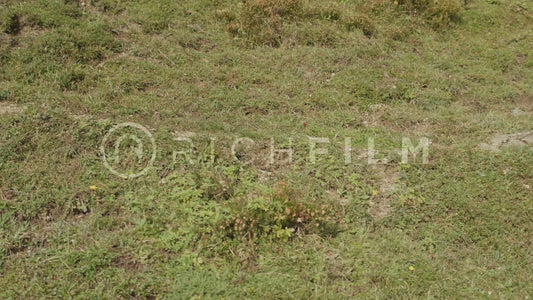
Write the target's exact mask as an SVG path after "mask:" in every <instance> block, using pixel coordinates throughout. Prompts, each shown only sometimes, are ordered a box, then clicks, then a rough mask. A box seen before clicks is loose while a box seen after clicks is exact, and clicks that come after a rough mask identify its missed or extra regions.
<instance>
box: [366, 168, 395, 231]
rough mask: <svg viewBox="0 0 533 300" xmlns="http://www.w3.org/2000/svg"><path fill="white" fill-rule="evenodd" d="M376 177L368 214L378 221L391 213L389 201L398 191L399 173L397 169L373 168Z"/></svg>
mask: <svg viewBox="0 0 533 300" xmlns="http://www.w3.org/2000/svg"><path fill="white" fill-rule="evenodd" d="M375 171H376V176H377V189H376V191H375V192H374V195H373V196H372V198H371V199H370V202H369V205H370V207H369V208H368V213H369V214H370V215H371V216H372V218H374V220H376V221H379V220H381V219H383V218H385V217H386V216H387V215H389V214H390V213H391V211H392V207H391V205H390V204H391V201H392V200H393V197H394V193H395V192H396V190H397V189H398V179H399V178H400V173H399V172H398V170H397V168H395V167H392V166H387V165H376V166H375Z"/></svg>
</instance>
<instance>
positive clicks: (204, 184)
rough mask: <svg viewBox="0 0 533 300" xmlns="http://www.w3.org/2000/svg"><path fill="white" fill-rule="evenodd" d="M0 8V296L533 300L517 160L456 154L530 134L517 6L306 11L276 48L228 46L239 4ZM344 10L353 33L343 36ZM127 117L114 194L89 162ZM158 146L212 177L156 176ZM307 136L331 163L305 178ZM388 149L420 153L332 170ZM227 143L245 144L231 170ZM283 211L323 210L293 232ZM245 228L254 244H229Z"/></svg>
mask: <svg viewBox="0 0 533 300" xmlns="http://www.w3.org/2000/svg"><path fill="white" fill-rule="evenodd" d="M341 2H342V3H341ZM0 3H1V6H0V16H1V19H0V22H1V23H0V24H1V28H2V31H3V33H1V34H0V38H1V43H0V70H1V72H0V93H1V94H0V95H1V97H0V99H1V102H0V103H1V104H3V105H7V104H9V105H19V106H20V107H25V110H24V112H19V113H5V114H1V115H0V155H1V159H0V182H1V185H0V209H1V211H2V214H1V216H0V224H1V226H0V233H1V235H0V266H1V270H0V272H1V273H0V274H1V276H0V297H2V298H5V297H8V298H9V297H21V298H33V297H50V298H55V297H57V296H61V297H68V296H74V297H83V298H86V297H105V298H112V297H116V296H120V297H125V298H129V297H134V298H135V297H138V298H144V297H154V296H155V297H164V296H168V297H171V298H174V297H177V298H191V297H194V296H205V297H208V298H209V297H217V298H218V297H227V298H238V297H244V296H246V297H256V298H260V297H261V298H262V297H269V298H271V297H279V298H303V297H319V298H338V297H339V296H340V297H353V296H359V297H379V298H381V297H383V298H390V297H405V298H412V297H429V298H433V297H436V298H448V297H452V298H454V297H467V298H471V297H474V298H515V297H516V298H526V297H531V295H532V293H533V286H532V284H531V282H533V278H532V273H531V271H530V270H531V268H532V267H533V262H532V257H533V256H532V253H531V249H532V247H531V240H532V236H531V232H532V230H533V224H532V221H531V215H532V211H531V208H532V207H533V205H532V204H533V203H532V199H533V197H532V196H531V195H532V190H531V187H533V182H532V178H533V168H532V164H531V163H532V161H533V154H532V152H531V149H526V148H510V149H506V150H504V151H502V152H500V153H491V152H484V151H481V150H479V149H477V147H476V146H477V144H479V143H481V142H488V141H490V139H491V137H492V136H494V135H497V134H507V133H514V132H523V131H528V130H532V128H531V121H532V113H533V92H532V87H533V52H532V51H531V49H530V48H531V43H532V39H533V37H532V25H533V21H532V11H533V6H531V4H530V3H529V2H526V1H515V0H509V1H485V0H472V1H468V4H467V5H466V7H465V9H464V11H463V12H462V14H461V19H460V20H456V21H455V22H452V23H451V24H450V25H449V26H444V27H440V28H433V26H431V24H426V22H424V21H425V17H424V16H420V15H412V14H411V15H410V14H408V13H405V12H402V9H403V8H401V7H400V8H398V7H394V6H393V5H390V6H389V5H385V6H384V7H378V8H377V9H376V10H374V11H373V10H372V9H370V8H369V7H368V5H367V6H365V5H363V4H361V2H359V1H339V2H338V3H336V4H335V3H334V2H333V1H328V3H329V4H330V5H324V4H323V3H322V4H319V3H318V2H312V3H308V4H307V6H306V11H308V12H309V11H310V12H314V13H308V14H304V15H303V16H299V17H298V18H295V19H292V20H286V23H285V24H284V27H283V28H282V32H281V35H280V36H281V38H280V41H281V45H280V46H279V47H270V46H265V45H261V43H258V45H250V41H252V40H253V37H250V36H247V35H246V33H243V32H242V30H241V32H240V33H239V34H237V35H232V34H230V33H228V30H226V29H230V30H229V31H231V28H230V26H229V25H228V20H231V19H232V18H233V17H237V18H238V13H239V10H240V9H242V4H239V3H238V1H228V2H222V1H220V3H217V2H216V1H147V0H143V1H140V0H139V1H132V2H128V3H124V2H121V1H112V0H107V1H90V3H89V2H86V3H85V4H83V2H81V1H80V2H76V1H57V0H56V1H27V2H24V3H19V2H18V1H6V0H3V1H0ZM334 4H335V5H334ZM359 10H360V11H362V12H363V13H364V15H365V16H366V17H367V21H368V20H370V21H368V22H370V23H371V24H372V26H371V28H372V34H370V35H369V34H364V32H363V30H360V29H358V28H355V29H354V28H350V27H349V26H346V22H347V21H346V20H350V19H349V17H353V16H352V14H353V12H354V11H359ZM233 14H236V15H233ZM337 14H338V15H340V17H339V16H337ZM14 15H17V16H18V17H19V18H18V19H19V23H20V26H16V25H17V24H13V23H14V21H13V20H14V19H13V16H14ZM355 16H358V15H357V14H356V15H355ZM359 16H360V15H359ZM363 19H364V18H363ZM348 23H349V22H348ZM230 25H231V23H230ZM360 27H361V26H360ZM362 27H364V26H362ZM18 29H20V32H18ZM367 33H368V32H367ZM256 42H257V41H256ZM515 108H519V109H520V110H522V111H523V112H524V114H522V115H518V116H515V115H513V114H511V111H512V110H513V109H515ZM125 121H134V122H138V123H140V124H143V125H145V126H147V127H148V128H150V130H151V132H152V133H153V134H154V136H155V138H156V140H157V146H158V158H157V160H156V163H155V166H154V168H153V169H152V170H151V172H149V173H148V174H147V175H146V176H143V177H141V178H138V179H134V180H123V179H121V178H118V177H116V176H114V175H113V174H111V173H110V172H109V171H107V170H106V169H105V167H104V166H103V164H102V161H101V154H100V152H99V150H98V147H99V146H100V143H101V141H102V139H103V137H104V135H105V134H106V132H107V131H108V130H109V129H110V128H111V127H112V126H113V125H114V124H117V123H121V122H125ZM304 124H305V125H304ZM176 131H177V132H186V131H190V132H195V133H196V134H197V135H198V136H197V137H195V138H194V142H195V144H196V148H197V153H199V154H202V153H203V156H204V158H205V157H206V156H207V153H209V151H210V150H209V138H210V137H215V138H216V139H217V144H216V150H215V152H216V154H217V160H216V161H215V164H214V165H211V164H210V163H209V160H208V159H198V161H197V162H196V164H195V165H193V166H187V165H185V164H184V163H179V164H177V165H172V151H173V150H176V149H177V148H179V145H178V144H177V142H175V141H173V136H172V133H173V132H176ZM307 136H322V137H329V138H330V139H331V141H332V145H331V147H330V155H329V156H326V157H323V156H321V158H320V159H319V161H318V162H317V163H316V164H310V163H309V161H308V160H307V157H306V153H307V152H306V151H307V149H308V148H307V147H308V146H307V142H306V141H307ZM402 136H408V137H412V138H414V139H416V138H418V137H420V136H427V137H429V138H430V139H431V140H432V146H431V152H430V164H428V165H423V164H420V163H415V164H409V165H402V166H399V165H398V164H397V163H392V164H391V165H390V166H388V167H387V168H382V167H373V166H369V165H367V164H364V163H362V164H355V163H354V164H351V165H348V166H346V165H344V164H343V161H342V157H343V156H342V155H343V154H342V153H341V150H342V149H343V146H344V137H351V138H352V143H353V144H354V146H357V147H365V146H366V143H367V138H368V137H375V139H376V143H377V144H378V148H379V149H384V148H398V147H399V145H400V144H401V137H402ZM235 137H250V138H253V139H254V140H256V141H257V142H258V144H259V147H258V149H259V150H257V151H258V155H255V156H253V157H252V158H253V159H254V162H253V163H252V164H251V165H249V166H241V165H239V164H238V163H236V162H233V161H232V160H231V158H230V157H229V152H230V151H229V149H230V145H231V143H232V141H233V139H234V138H235ZM270 137H274V138H275V140H276V143H277V145H281V144H283V143H287V140H288V139H289V138H290V137H292V138H293V139H294V145H293V146H294V149H295V163H294V164H292V165H290V166H286V165H279V164H278V165H274V166H268V165H267V164H266V163H265V161H266V159H265V157H268V144H269V139H270ZM335 137H337V138H335ZM391 174H392V175H391ZM387 176H389V177H391V178H392V181H393V182H394V181H397V185H398V189H397V190H396V191H395V192H394V193H393V194H391V195H382V194H381V190H380V183H382V182H384V181H386V177H387ZM162 179H164V180H162ZM91 185H96V186H97V187H98V190H97V191H91V190H89V186H91ZM376 192H377V193H376ZM385 200H387V201H390V205H391V206H392V210H391V211H390V212H389V213H388V214H387V215H386V216H385V217H384V218H382V219H379V220H377V219H373V218H372V216H371V215H370V214H369V213H368V208H369V205H370V203H371V202H372V201H374V202H375V201H385ZM298 201H301V202H303V203H304V204H303V205H304V206H305V207H308V208H310V209H313V208H316V207H325V210H326V211H327V213H326V218H325V221H324V222H322V223H320V226H319V228H317V229H314V228H313V226H314V222H309V224H306V226H305V228H304V229H305V230H306V231H307V234H302V235H294V234H292V236H291V234H289V233H288V232H287V231H286V230H284V229H285V227H286V226H284V224H285V223H284V222H285V221H284V220H280V218H282V217H283V216H285V217H287V216H286V215H284V212H285V210H284V209H285V208H286V207H285V206H287V205H295V204H294V203H297V202H298ZM287 203H288V204H287ZM284 205H285V206H284ZM258 207H259V208H258ZM280 207H281V209H280ZM291 207H292V206H291ZM262 208H265V209H262ZM266 209H268V210H266ZM243 214H251V215H253V216H254V218H258V219H261V220H263V221H264V223H265V224H267V225H268V226H269V227H268V228H266V227H265V228H262V229H257V230H256V231H257V232H256V233H257V234H258V236H257V237H255V238H253V239H251V238H247V237H245V238H241V237H239V235H237V236H235V237H232V236H233V235H232V232H231V231H230V229H229V228H228V227H227V226H226V224H227V222H231V221H235V219H236V218H237V217H238V216H242V215H243ZM317 222H318V221H317ZM220 226H222V227H220Z"/></svg>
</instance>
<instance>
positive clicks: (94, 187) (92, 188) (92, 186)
mask: <svg viewBox="0 0 533 300" xmlns="http://www.w3.org/2000/svg"><path fill="white" fill-rule="evenodd" d="M89 189H90V190H91V191H96V190H97V189H98V187H97V186H96V185H91V186H90V187H89Z"/></svg>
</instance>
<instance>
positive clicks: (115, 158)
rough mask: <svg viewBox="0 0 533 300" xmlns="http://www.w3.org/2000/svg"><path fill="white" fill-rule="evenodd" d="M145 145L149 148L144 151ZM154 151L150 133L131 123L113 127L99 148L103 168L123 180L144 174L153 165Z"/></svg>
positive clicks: (152, 138) (154, 146)
mask: <svg viewBox="0 0 533 300" xmlns="http://www.w3.org/2000/svg"><path fill="white" fill-rule="evenodd" d="M145 145H149V146H150V147H148V149H146V147H145ZM156 150H157V149H156V145H155V139H154V137H153V136H152V134H151V133H150V131H148V129H147V128H146V127H144V126H142V125H140V124H137V123H132V122H126V123H121V124H118V125H115V126H114V127H113V128H111V129H110V130H109V131H108V132H107V134H106V135H105V136H104V139H103V140H102V144H101V146H100V151H101V152H102V159H103V161H104V166H105V167H106V168H107V169H108V170H109V171H110V172H111V173H113V174H115V175H117V176H119V177H122V178H125V179H129V178H136V177H139V176H142V175H144V174H146V173H147V172H148V170H149V169H150V167H152V166H153V164H154V161H155V157H156ZM145 152H146V153H145Z"/></svg>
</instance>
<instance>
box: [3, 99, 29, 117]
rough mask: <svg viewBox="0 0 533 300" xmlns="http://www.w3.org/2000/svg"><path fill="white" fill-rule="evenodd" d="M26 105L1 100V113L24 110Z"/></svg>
mask: <svg viewBox="0 0 533 300" xmlns="http://www.w3.org/2000/svg"><path fill="white" fill-rule="evenodd" d="M24 109H25V107H23V106H21V105H17V104H14V103H9V102H0V115H3V114H17V113H22V112H24Z"/></svg>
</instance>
